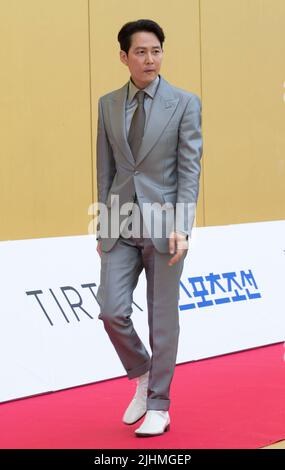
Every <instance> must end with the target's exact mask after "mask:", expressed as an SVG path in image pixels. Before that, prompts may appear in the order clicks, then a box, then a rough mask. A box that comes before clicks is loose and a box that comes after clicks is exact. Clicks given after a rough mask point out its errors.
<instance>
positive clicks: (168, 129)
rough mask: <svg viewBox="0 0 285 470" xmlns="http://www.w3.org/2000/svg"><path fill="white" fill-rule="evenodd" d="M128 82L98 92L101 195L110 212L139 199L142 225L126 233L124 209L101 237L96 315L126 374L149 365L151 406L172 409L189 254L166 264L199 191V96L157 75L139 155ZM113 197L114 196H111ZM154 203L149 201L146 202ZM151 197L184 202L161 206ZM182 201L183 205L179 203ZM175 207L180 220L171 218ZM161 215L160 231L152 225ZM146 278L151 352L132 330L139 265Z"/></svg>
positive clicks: (134, 373)
mask: <svg viewBox="0 0 285 470" xmlns="http://www.w3.org/2000/svg"><path fill="white" fill-rule="evenodd" d="M127 93H128V83H126V84H125V85H124V86H123V87H122V88H120V89H118V90H115V91H113V92H111V93H108V94H106V95H104V96H102V97H101V98H100V99H99V109H98V134H97V188H98V202H101V203H106V205H107V208H108V209H107V216H108V217H107V218H106V217H105V219H104V218H102V219H101V220H100V230H101V228H102V226H103V225H104V224H105V228H106V227H107V226H108V227H109V224H110V220H111V219H110V217H109V216H110V213H111V211H112V210H113V208H114V207H113V206H114V204H115V203H117V200H115V198H114V196H115V195H117V196H119V201H118V207H117V209H119V210H120V209H121V208H122V206H123V204H125V203H130V207H131V206H132V204H133V203H134V201H135V202H137V203H138V205H139V208H140V211H139V215H140V220H141V222H142V223H143V226H142V229H146V230H147V234H148V235H147V236H146V235H145V232H144V233H142V232H141V231H140V233H139V234H138V236H132V237H129V238H127V237H126V236H125V231H124V230H125V228H123V227H126V225H124V223H126V222H127V223H128V222H129V219H126V215H122V214H120V215H119V224H120V227H121V228H120V232H119V233H115V234H110V233H108V235H107V236H102V234H101V233H100V232H98V239H101V240H102V250H103V252H102V257H101V276H100V285H99V289H98V292H97V298H98V302H99V304H100V315H99V318H100V319H102V320H103V322H104V326H105V330H106V331H107V333H108V335H109V337H110V339H111V341H112V343H113V345H114V347H115V349H116V351H117V353H118V355H119V357H120V359H121V361H122V364H123V366H124V368H125V370H126V372H127V374H128V377H129V378H130V379H131V378H134V377H137V376H139V375H142V374H143V373H144V372H146V371H147V370H149V369H150V378H149V388H148V399H147V407H148V409H157V410H168V408H169V405H170V399H169V390H170V384H171V380H172V376H173V372H174V367H175V363H176V355H177V347H178V336H179V316H178V299H179V279H180V276H181V273H182V270H183V264H184V258H185V256H186V252H185V254H184V256H183V257H182V259H181V260H180V261H179V262H178V263H176V264H174V265H173V266H168V261H169V259H170V258H171V257H172V256H173V255H170V254H169V240H168V236H169V232H170V230H173V229H175V230H177V231H181V232H184V233H187V234H188V235H189V236H190V235H191V230H192V226H193V222H194V217H195V208H196V202H197V198H198V192H199V177H200V159H201V156H202V135H201V102H200V99H199V97H198V96H197V95H195V94H193V93H190V92H187V91H184V90H182V89H179V88H177V87H174V86H172V85H170V84H169V83H168V82H167V81H166V80H165V79H164V78H163V77H162V76H160V80H159V85H158V87H157V90H156V93H155V95H154V98H153V102H152V105H151V110H150V115H149V119H148V120H147V123H146V128H145V131H144V136H143V140H142V145H141V147H140V150H139V153H138V155H137V156H136V159H134V156H133V155H132V152H131V149H130V146H129V144H128V141H127V137H126V129H125V106H126V99H127ZM114 201H115V202H114ZM145 203H149V204H145ZM150 203H151V204H153V203H160V204H161V205H163V204H165V203H172V204H175V203H184V204H180V205H179V204H178V205H176V208H177V209H176V210H174V211H173V207H172V206H171V205H170V207H166V206H165V210H163V211H162V212H163V213H161V211H160V210H159V207H160V206H159V204H158V205H157V207H155V204H154V206H151V204H150ZM178 206H183V208H182V210H181V207H180V209H179V210H178ZM169 210H171V213H172V214H175V219H173V218H170V219H171V223H170V224H167V223H166V216H167V213H168V211H169ZM151 215H152V217H153V225H154V226H155V224H156V221H157V223H160V222H161V221H162V235H159V236H157V235H156V233H154V231H153V225H151V224H150V221H151ZM143 269H145V273H146V279H147V302H148V322H149V341H150V346H151V350H152V357H151V358H150V357H149V354H148V352H147V350H146V349H145V347H144V345H143V343H142V342H141V340H140V338H139V337H138V335H137V333H136V332H135V330H134V327H133V323H132V321H131V318H130V316H131V313H132V311H133V310H132V300H133V290H134V289H135V287H136V285H137V282H138V278H139V275H140V273H141V272H142V270H143Z"/></svg>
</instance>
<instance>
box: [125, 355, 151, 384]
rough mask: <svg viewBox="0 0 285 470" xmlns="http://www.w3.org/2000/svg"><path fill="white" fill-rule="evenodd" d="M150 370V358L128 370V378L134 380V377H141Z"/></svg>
mask: <svg viewBox="0 0 285 470" xmlns="http://www.w3.org/2000/svg"><path fill="white" fill-rule="evenodd" d="M149 369H150V358H149V359H148V360H147V361H145V362H144V363H143V364H141V365H140V366H137V367H135V368H134V369H131V370H128V371H127V374H128V378H129V379H134V378H136V377H140V376H141V375H143V374H145V373H146V372H147V371H148V370H149Z"/></svg>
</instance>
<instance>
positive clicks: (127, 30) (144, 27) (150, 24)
mask: <svg viewBox="0 0 285 470" xmlns="http://www.w3.org/2000/svg"><path fill="white" fill-rule="evenodd" d="M139 31H148V32H150V33H154V34H155V35H156V37H157V38H158V40H159V42H160V45H161V48H162V45H163V42H164V40H165V35H164V32H163V29H162V28H161V27H160V26H159V24H157V23H156V22H155V21H152V20H144V19H142V20H136V21H129V22H128V23H126V24H124V26H122V28H121V29H120V31H119V34H118V41H119V43H120V46H121V50H122V51H125V52H126V53H127V54H128V52H129V49H130V47H131V36H132V34H134V33H137V32H139Z"/></svg>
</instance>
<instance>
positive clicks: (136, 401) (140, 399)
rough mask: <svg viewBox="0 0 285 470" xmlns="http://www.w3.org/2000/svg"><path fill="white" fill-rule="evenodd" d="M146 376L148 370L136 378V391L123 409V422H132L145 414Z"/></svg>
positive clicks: (147, 375)
mask: <svg viewBox="0 0 285 470" xmlns="http://www.w3.org/2000/svg"><path fill="white" fill-rule="evenodd" d="M148 377H149V371H147V372H146V373H145V374H143V375H141V376H140V377H138V378H137V379H136V381H137V388H136V393H135V395H134V398H133V399H132V401H131V403H130V404H129V406H128V408H127V409H126V411H125V414H124V416H123V423H125V424H134V423H136V422H137V421H138V420H139V419H140V418H142V417H143V416H144V415H145V414H146V401H147V388H148Z"/></svg>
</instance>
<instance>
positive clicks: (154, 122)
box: [110, 76, 179, 165]
mask: <svg viewBox="0 0 285 470" xmlns="http://www.w3.org/2000/svg"><path fill="white" fill-rule="evenodd" d="M127 93H128V83H126V84H125V85H124V86H123V87H122V88H120V90H118V92H117V94H116V95H115V96H113V97H112V102H111V109H110V120H111V126H112V130H113V133H114V136H115V139H116V141H117V144H118V145H119V146H120V148H121V151H122V152H123V155H125V156H126V158H127V159H128V160H129V161H130V163H132V165H134V164H136V165H137V164H139V163H141V162H142V160H143V159H144V158H145V157H146V156H147V154H148V153H149V152H150V150H151V149H152V147H153V146H154V145H155V143H156V142H157V140H158V139H159V137H160V135H161V134H162V132H163V130H164V128H165V127H166V126H167V124H168V122H169V121H170V119H171V117H172V115H173V113H174V111H175V109H176V107H177V104H178V101H179V98H174V97H173V92H172V88H171V86H170V85H169V84H168V82H167V81H166V80H164V78H163V77H162V76H160V82H159V85H158V88H157V90H156V93H155V95H154V98H153V103H152V106H151V111H150V115H149V117H148V121H147V123H146V128H145V132H144V136H143V140H142V144H141V147H140V149H139V152H138V155H137V158H136V162H135V160H134V157H133V154H132V151H131V149H130V146H129V143H128V141H127V137H126V125H125V105H126V99H127Z"/></svg>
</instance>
